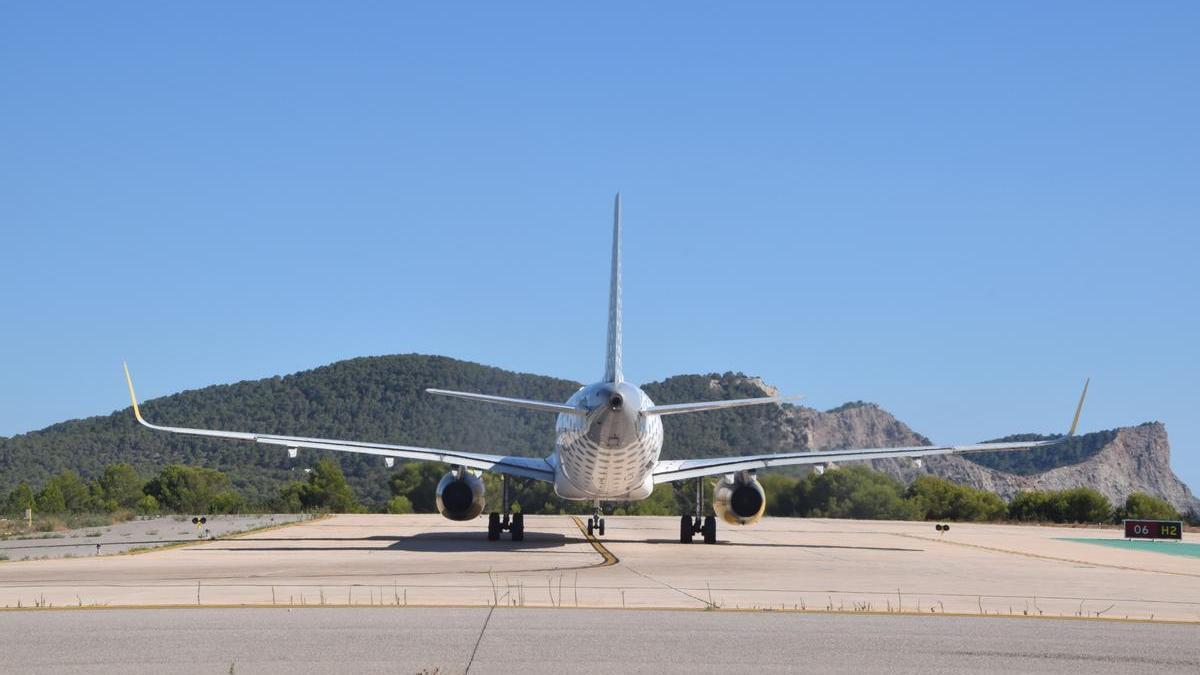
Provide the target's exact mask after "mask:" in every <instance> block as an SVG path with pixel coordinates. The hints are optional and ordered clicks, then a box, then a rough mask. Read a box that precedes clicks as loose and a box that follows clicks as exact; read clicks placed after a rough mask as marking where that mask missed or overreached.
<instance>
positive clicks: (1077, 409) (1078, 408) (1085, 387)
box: [1067, 377, 1092, 436]
mask: <svg viewBox="0 0 1200 675" xmlns="http://www.w3.org/2000/svg"><path fill="white" fill-rule="evenodd" d="M1091 382H1092V378H1090V377H1089V378H1088V379H1086V380H1084V382H1083V393H1082V394H1080V395H1079V405H1077V406H1075V419H1073V420H1071V430H1070V431H1068V432H1067V435H1068V436H1074V435H1075V427H1077V426H1079V413H1081V412H1083V399H1085V398H1087V390H1088V385H1089V384H1091Z"/></svg>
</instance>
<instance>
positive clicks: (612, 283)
mask: <svg viewBox="0 0 1200 675" xmlns="http://www.w3.org/2000/svg"><path fill="white" fill-rule="evenodd" d="M624 379H625V377H624V375H623V374H622V372H621V193H619V192H618V193H617V198H616V202H615V203H614V205H613V243H612V276H611V277H610V278H609V282H608V345H607V348H606V351H605V357H604V381H605V382H622V381H623V380H624Z"/></svg>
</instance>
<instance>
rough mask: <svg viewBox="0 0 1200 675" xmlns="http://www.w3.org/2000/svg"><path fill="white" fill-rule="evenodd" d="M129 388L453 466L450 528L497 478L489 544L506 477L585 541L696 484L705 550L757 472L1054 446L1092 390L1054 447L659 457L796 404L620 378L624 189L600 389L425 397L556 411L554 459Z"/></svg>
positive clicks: (739, 509) (741, 505) (752, 506)
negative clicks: (537, 485)
mask: <svg viewBox="0 0 1200 675" xmlns="http://www.w3.org/2000/svg"><path fill="white" fill-rule="evenodd" d="M125 380H126V383H127V384H128V385H129V397H130V400H131V401H132V402H133V414H134V417H135V418H136V419H137V421H138V422H139V423H140V424H141V425H142V426H145V427H148V428H150V429H154V430H157V431H166V432H171V433H177V434H187V435H191V436H207V437H215V438H229V439H236V440H244V441H253V442H256V443H263V444H266V445H278V446H284V447H286V448H287V449H288V455H289V456H290V457H292V458H295V457H296V456H297V453H298V451H299V449H300V448H306V449H313V450H332V451H337V452H351V453H360V454H368V455H378V456H381V457H383V458H384V460H385V462H386V464H387V466H389V467H390V466H392V465H393V463H394V462H395V460H396V459H412V460H427V461H434V462H441V463H443V464H447V465H449V466H450V470H449V471H448V472H447V473H446V475H445V476H443V477H442V479H441V480H440V481H439V482H438V485H437V492H436V503H437V508H438V510H439V511H440V512H441V514H442V515H443V516H445V517H446V518H449V519H450V520H455V521H468V520H473V519H475V518H477V517H478V516H480V515H481V514H482V513H483V510H484V508H485V505H486V501H485V494H484V484H483V480H482V478H481V475H482V473H481V472H484V471H491V472H494V473H498V474H500V475H501V478H502V482H501V485H502V495H501V497H502V498H501V510H500V511H499V512H496V511H493V512H491V513H489V514H488V539H489V540H491V541H496V540H499V539H500V534H501V532H503V531H507V532H509V534H510V536H511V538H512V540H513V541H522V540H523V539H524V537H525V522H524V517H523V514H521V513H510V511H511V508H510V488H509V478H510V477H513V476H515V477H518V478H531V479H535V480H541V481H546V482H549V483H552V484H553V485H554V492H555V494H557V495H558V496H559V497H561V498H563V499H567V500H587V501H591V502H592V503H593V506H594V513H593V515H592V516H591V518H589V520H588V522H587V533H588V536H589V537H594V536H597V535H598V536H603V535H604V524H605V523H604V516H603V511H602V507H601V503H602V502H626V501H636V500H640V499H645V498H647V497H649V496H650V493H651V492H652V491H653V490H654V487H655V486H656V485H659V484H661V483H670V482H676V481H685V480H691V479H694V480H696V487H697V489H696V504H695V506H694V512H693V513H692V514H691V515H688V514H684V515H682V516H681V517H680V524H679V541H680V542H681V543H691V542H692V540H693V537H694V535H696V534H700V535H702V537H703V540H704V543H706V544H713V543H716V541H717V518H720V519H721V520H724V521H725V522H726V523H729V524H732V525H750V524H753V523H756V522H758V521H759V520H760V519H761V518H762V516H763V513H764V511H765V510H766V494H765V493H764V491H763V488H762V486H761V485H760V484H759V482H758V479H757V477H756V472H757V471H758V470H760V469H766V468H770V467H778V466H792V465H811V466H813V467H814V468H815V469H817V470H819V471H821V470H824V469H825V468H826V467H831V466H833V463H834V462H837V463H839V464H840V463H842V462H848V461H863V460H872V459H887V458H895V457H909V458H920V457H927V456H932V455H952V454H967V453H975V452H998V451H1012V450H1027V449H1030V448H1037V447H1045V446H1051V445H1055V444H1058V443H1061V442H1063V440H1065V438H1068V437H1071V436H1073V435H1074V434H1075V429H1076V427H1077V426H1078V424H1079V415H1080V413H1081V412H1082V410H1083V401H1084V398H1085V397H1086V396H1087V388H1088V384H1089V383H1090V379H1089V380H1088V381H1085V382H1084V386H1083V393H1082V394H1081V395H1080V397H1079V403H1078V405H1077V406H1076V408H1075V417H1074V419H1073V420H1072V421H1071V427H1070V430H1069V431H1068V432H1067V434H1066V436H1064V437H1059V438H1055V439H1051V440H1040V441H1019V442H1001V443H975V444H968V445H924V446H912V447H900V448H857V449H847V450H827V451H795V452H783V453H775V454H765V455H744V456H738V457H718V458H704V459H677V460H663V459H661V454H662V446H663V418H664V417H667V416H670V415H683V414H692V413H698V412H704V411H710V410H726V409H729V408H737V407H742V406H752V405H768V404H780V403H782V402H784V401H787V400H792V399H794V398H798V397H783V396H767V397H761V398H745V399H733V400H722V401H702V402H696V403H672V404H667V405H658V404H656V403H655V402H654V401H652V400H650V397H649V396H647V395H646V393H645V392H644V391H642V390H641V388H639V387H637V386H635V385H633V384H630V383H629V382H626V381H625V377H624V374H623V371H622V361H621V195H620V194H619V193H618V194H617V196H616V199H615V203H614V208H613V235H612V259H611V271H610V276H609V295H608V340H607V346H606V350H605V360H604V376H603V378H601V380H600V381H599V382H596V383H595V384H589V385H587V386H584V387H581V388H580V389H579V390H578V391H576V392H575V393H574V394H573V395H572V396H571V397H570V398H569V399H567V401H566V402H564V403H555V402H551V401H533V400H527V399H519V398H508V397H504V396H493V395H489V394H478V393H471V392H461V391H446V390H442V389H427V390H426V391H427V392H428V393H430V394H435V395H439V396H450V397H455V398H459V399H466V400H470V401H479V402H483V403H491V404H496V405H503V406H510V407H514V408H522V409H526V410H534V411H539V412H545V413H552V414H555V415H557V416H558V420H557V423H556V425H555V442H554V451H553V452H552V453H551V454H550V455H549V456H548V457H544V458H536V457H519V456H516V455H490V454H481V453H474V452H460V451H457V450H442V449H437V448H425V447H416V446H408V445H393V444H387V443H372V442H363V441H343V440H332V439H324V438H305V437H300V436H281V435H276V434H258V433H250V432H240V431H217V430H211V429H189V428H183V427H170V426H159V425H156V424H151V423H150V422H147V421H146V420H145V419H144V418H143V417H142V413H141V410H140V409H139V407H138V402H137V395H136V394H135V393H134V390H133V378H132V377H131V376H130V374H129V366H128V364H126V365H125ZM916 461H918V462H919V461H920V460H919V459H917V460H916ZM709 476H720V479H719V480H718V481H717V482H716V485H715V487H714V489H713V493H712V507H713V513H712V514H708V515H705V514H704V513H703V511H704V504H703V501H704V484H703V479H704V478H705V477H709Z"/></svg>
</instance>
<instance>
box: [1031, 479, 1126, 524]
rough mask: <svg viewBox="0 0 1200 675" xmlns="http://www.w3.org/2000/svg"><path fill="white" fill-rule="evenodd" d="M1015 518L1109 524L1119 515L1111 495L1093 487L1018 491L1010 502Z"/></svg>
mask: <svg viewBox="0 0 1200 675" xmlns="http://www.w3.org/2000/svg"><path fill="white" fill-rule="evenodd" d="M1008 515H1009V518H1010V519H1012V520H1021V521H1049V522H1054V523H1105V522H1111V521H1113V520H1114V519H1115V518H1116V514H1114V512H1113V508H1112V504H1111V503H1110V502H1109V501H1108V498H1107V497H1105V496H1104V495H1102V494H1100V493H1099V492H1097V491H1096V490H1093V489H1092V488H1082V487H1081V488H1071V489H1069V490H1046V491H1040V490H1033V491H1027V492H1021V493H1018V494H1017V496H1016V497H1013V500H1012V501H1011V502H1010V503H1009V505H1008Z"/></svg>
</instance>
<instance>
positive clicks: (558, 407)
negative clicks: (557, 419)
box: [425, 389, 587, 415]
mask: <svg viewBox="0 0 1200 675" xmlns="http://www.w3.org/2000/svg"><path fill="white" fill-rule="evenodd" d="M425 391H427V392H429V393H430V394H437V395H438V396H450V397H453V398H465V399H467V400H468V401H483V402H484V403H497V404H499V405H506V406H510V407H513V408H524V409H526V410H538V411H541V412H550V413H558V414H561V415H586V414H587V411H586V410H582V409H580V408H576V407H574V406H569V405H564V404H562V403H550V402H549V401H530V400H528V399H523V398H508V397H505V396H492V395H490V394H475V393H472V392H467V391H447V390H445V389H426V390H425Z"/></svg>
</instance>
